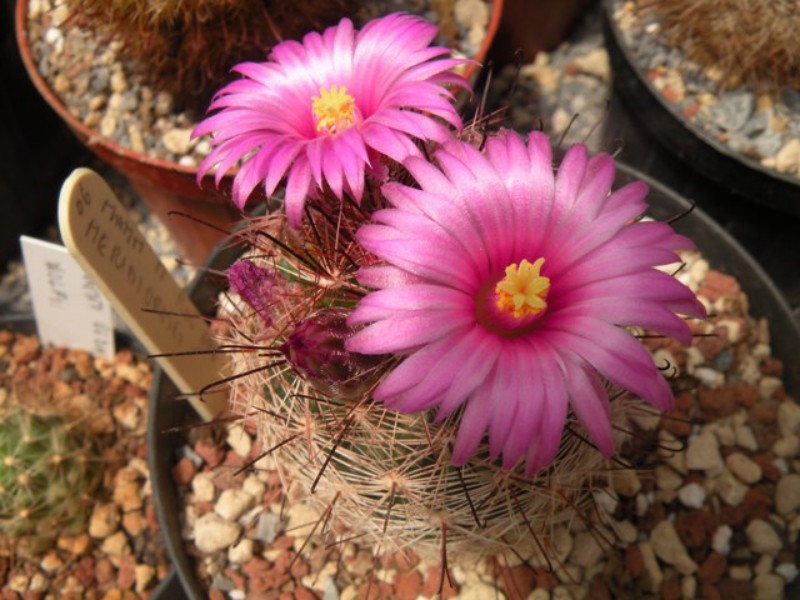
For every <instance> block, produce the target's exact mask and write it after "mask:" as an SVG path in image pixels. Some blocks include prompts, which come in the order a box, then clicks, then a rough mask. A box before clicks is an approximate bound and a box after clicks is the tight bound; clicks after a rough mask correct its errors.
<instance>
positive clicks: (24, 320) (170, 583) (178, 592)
mask: <svg viewBox="0 0 800 600" xmlns="http://www.w3.org/2000/svg"><path fill="white" fill-rule="evenodd" d="M0 329H4V330H7V331H12V332H14V333H22V334H25V335H32V334H34V333H36V321H34V319H33V317H32V316H30V315H13V316H3V317H0ZM114 343H115V344H116V347H117V348H131V349H133V350H135V351H136V352H138V353H139V354H146V351H145V350H144V348H143V347H142V346H141V344H139V342H138V340H136V339H135V338H133V337H131V336H130V335H127V334H125V333H120V332H116V333H115V334H114ZM148 467H149V468H150V473H151V478H152V476H153V474H155V473H156V471H155V469H153V465H152V463H151V464H149V465H148ZM162 531H164V532H165V531H166V529H164V527H163V526H162ZM182 597H183V589H182V587H181V581H180V579H179V578H178V572H177V571H176V569H174V568H173V569H170V572H169V573H168V574H167V576H166V577H165V578H164V579H162V580H161V583H159V584H158V586H156V589H155V590H153V595H152V596H150V598H151V600H173V599H180V598H182Z"/></svg>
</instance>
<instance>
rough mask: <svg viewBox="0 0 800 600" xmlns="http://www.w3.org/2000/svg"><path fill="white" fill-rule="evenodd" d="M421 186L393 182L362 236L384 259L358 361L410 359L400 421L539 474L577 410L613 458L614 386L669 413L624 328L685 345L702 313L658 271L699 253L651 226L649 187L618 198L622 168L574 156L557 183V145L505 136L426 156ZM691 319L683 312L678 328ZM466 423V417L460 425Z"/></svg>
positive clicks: (397, 374)
mask: <svg viewBox="0 0 800 600" xmlns="http://www.w3.org/2000/svg"><path fill="white" fill-rule="evenodd" d="M404 164H405V166H406V167H407V169H408V171H409V172H410V173H411V175H412V176H413V177H414V179H415V180H416V182H417V185H418V188H415V187H410V186H406V185H402V184H399V183H388V184H386V185H384V187H383V192H384V196H385V198H386V199H387V201H388V202H389V203H390V205H391V207H390V208H388V209H384V210H381V211H378V212H376V213H374V214H373V222H372V223H369V224H366V225H364V226H362V227H361V229H360V230H359V232H358V233H357V238H358V240H359V241H360V242H361V244H362V246H363V247H364V248H365V249H366V250H367V251H369V252H371V253H372V254H374V256H375V257H376V258H377V259H378V260H379V261H381V263H379V264H378V265H375V266H371V267H367V268H364V269H362V271H361V272H360V273H359V275H358V278H359V281H360V282H361V283H362V284H364V285H366V286H369V287H373V288H377V291H374V292H372V293H370V294H367V296H365V297H364V298H363V299H362V300H361V301H360V302H359V305H358V306H357V307H356V309H355V310H354V311H353V313H352V314H351V317H350V321H349V323H350V324H351V325H353V326H361V327H363V328H362V329H361V330H359V331H358V332H357V333H355V334H354V335H353V337H351V338H350V339H349V340H348V342H347V344H346V347H347V349H348V350H350V351H353V352H361V353H365V354H386V353H395V354H398V355H400V356H405V359H404V360H403V361H402V362H400V364H399V365H398V366H397V367H395V368H394V369H393V370H392V371H391V372H389V373H388V374H387V375H386V376H385V378H384V379H383V381H382V382H381V383H380V384H379V385H378V387H377V388H376V391H375V393H374V399H375V400H376V401H380V402H385V403H386V405H387V406H388V407H391V408H394V409H396V410H400V411H405V412H408V411H422V410H428V409H436V420H437V421H441V420H442V419H444V418H446V417H448V416H451V415H454V414H458V415H459V417H460V420H459V424H458V432H457V435H456V439H455V442H454V447H453V457H452V460H453V462H454V464H456V465H462V464H464V463H465V462H467V461H468V460H469V457H470V456H471V455H472V454H473V453H474V452H475V451H477V449H478V447H479V446H480V444H481V442H482V441H483V440H484V438H487V437H488V451H489V456H490V458H497V457H502V463H503V466H504V467H505V468H508V469H510V468H513V467H515V466H516V465H518V464H519V463H520V462H521V461H524V462H525V471H526V472H527V473H534V472H536V471H537V470H538V469H540V468H543V467H546V466H547V465H549V464H550V462H551V461H552V460H553V459H554V457H555V456H556V453H557V452H558V448H559V446H560V443H561V439H562V435H563V432H564V427H565V423H566V420H567V415H568V411H569V409H570V408H571V409H572V411H573V413H574V414H575V416H576V417H577V419H578V420H579V421H580V422H581V423H582V424H583V426H584V427H585V429H586V432H587V433H588V436H589V437H590V438H591V439H592V441H593V442H594V443H595V444H596V446H597V448H598V449H599V451H600V452H602V453H603V454H604V455H605V456H610V455H611V454H612V453H613V450H614V438H613V435H612V428H611V423H610V409H609V404H608V403H609V399H608V397H607V394H606V391H605V389H604V386H603V380H605V381H608V382H611V383H612V384H614V385H616V386H619V387H621V388H623V389H626V390H628V391H630V392H631V393H633V394H636V395H638V396H639V397H641V398H643V399H644V400H646V401H647V402H649V403H651V404H652V405H654V406H655V407H657V408H659V409H662V410H664V409H667V408H669V406H670V405H671V403H672V394H671V391H670V388H669V385H668V384H667V382H666V380H665V379H664V377H663V376H662V374H661V373H660V372H659V370H658V368H657V367H656V365H654V364H653V361H652V359H651V357H650V354H649V352H648V351H647V350H646V349H645V347H644V346H643V345H642V344H641V343H640V342H639V341H638V340H637V339H636V338H635V337H633V335H631V333H629V332H628V331H627V330H626V329H624V327H627V326H638V327H647V328H650V329H652V330H654V331H658V332H661V333H663V334H665V335H668V336H671V337H674V338H676V339H678V340H680V341H682V342H684V343H688V342H690V341H691V331H690V329H689V327H688V325H687V324H686V322H685V320H684V318H683V317H682V316H679V315H684V316H689V317H703V316H704V314H705V313H704V310H703V307H702V305H701V304H700V303H699V302H698V300H697V299H696V298H695V296H694V294H692V292H691V291H690V290H689V289H688V288H686V286H684V285H682V284H681V283H680V282H678V281H677V280H676V279H674V278H672V277H670V276H669V275H667V274H665V273H662V272H660V271H658V270H657V269H655V267H657V266H659V265H664V264H670V263H672V262H674V261H675V260H676V259H677V254H676V251H678V250H679V249H681V248H690V247H692V244H691V242H690V241H689V240H687V239H686V238H684V237H683V236H680V235H678V234H676V233H675V232H674V231H673V230H672V229H671V228H670V227H669V226H668V225H665V224H662V223H654V222H637V221H636V219H637V218H638V217H639V216H640V215H641V214H642V212H643V211H644V210H645V209H646V204H645V202H644V197H645V195H646V192H647V187H646V186H645V185H643V184H638V183H634V184H630V185H627V186H625V187H623V188H621V189H620V190H617V191H614V192H612V191H611V184H612V181H613V178H614V163H613V160H612V159H611V157H609V156H607V155H599V156H596V157H593V158H590V157H589V156H588V154H587V152H586V150H585V148H583V147H582V146H578V147H574V148H572V149H570V150H569V151H568V152H567V153H566V155H565V158H564V160H563V161H562V163H561V165H560V167H559V168H558V170H557V172H556V174H555V175H554V172H553V166H552V150H551V147H550V142H549V140H548V139H547V138H546V136H544V135H543V134H541V133H533V134H531V135H530V136H529V137H528V139H527V141H524V140H522V139H521V138H520V137H518V136H517V135H516V134H513V133H509V132H504V133H502V134H500V135H498V136H496V137H492V138H490V139H488V140H487V141H486V144H485V150H484V151H483V152H482V153H481V152H478V151H477V150H476V149H475V148H474V147H472V146H470V145H468V144H466V143H463V142H457V141H451V142H448V143H447V144H445V145H444V146H443V147H442V149H440V150H439V151H438V152H437V153H436V154H435V163H431V162H428V161H426V160H424V159H422V158H419V157H411V158H408V159H407V160H406V161H405V163H404ZM676 313H679V314H676ZM459 409H461V410H462V412H461V413H457V412H456V411H458V410H459Z"/></svg>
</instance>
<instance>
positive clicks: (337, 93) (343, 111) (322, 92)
mask: <svg viewBox="0 0 800 600" xmlns="http://www.w3.org/2000/svg"><path fill="white" fill-rule="evenodd" d="M311 110H312V112H313V113H314V119H315V120H316V122H317V126H316V127H317V133H327V134H331V135H336V134H337V133H340V132H342V131H344V130H346V129H349V128H350V127H352V125H353V121H354V120H355V113H356V105H355V98H353V97H352V96H351V95H350V94H348V93H347V87H346V86H338V85H332V86H331V87H330V88H324V87H323V88H320V89H319V96H314V98H313V99H312V103H311Z"/></svg>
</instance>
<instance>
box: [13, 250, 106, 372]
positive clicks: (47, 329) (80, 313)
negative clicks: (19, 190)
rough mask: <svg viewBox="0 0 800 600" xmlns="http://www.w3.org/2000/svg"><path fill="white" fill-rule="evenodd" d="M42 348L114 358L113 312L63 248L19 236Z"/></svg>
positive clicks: (89, 279)
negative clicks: (70, 350)
mask: <svg viewBox="0 0 800 600" xmlns="http://www.w3.org/2000/svg"><path fill="white" fill-rule="evenodd" d="M20 245H21V246H22V257H23V259H24V261H25V272H26V273H27V276H28V286H29V287H30V290H31V300H32V301H33V312H34V314H35V316H36V329H37V331H38V333H39V339H40V340H41V342H42V344H52V345H54V346H67V347H69V348H75V349H79V350H86V351H87V352H91V353H92V354H94V355H95V356H104V357H106V358H114V324H113V320H112V315H111V306H110V305H109V303H108V301H107V300H106V299H105V297H104V296H103V294H102V293H101V292H100V290H98V289H97V286H95V284H94V282H93V281H92V280H91V278H90V277H89V276H88V275H87V274H86V273H85V272H84V270H83V269H82V268H81V267H80V265H78V263H77V262H75V260H74V259H73V258H72V257H71V256H70V255H69V252H67V249H66V248H64V246H59V245H58V244H52V243H50V242H45V241H42V240H37V239H35V238H32V237H28V236H26V235H23V236H20Z"/></svg>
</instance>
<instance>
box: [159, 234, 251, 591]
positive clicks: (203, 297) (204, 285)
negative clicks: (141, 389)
mask: <svg viewBox="0 0 800 600" xmlns="http://www.w3.org/2000/svg"><path fill="white" fill-rule="evenodd" d="M242 251H243V248H242V247H240V246H236V245H233V246H232V245H231V244H230V243H227V242H223V243H221V244H220V245H219V246H218V247H217V250H216V251H215V252H213V253H212V254H211V256H210V258H209V259H208V261H207V262H206V265H205V267H206V268H207V269H208V270H210V271H212V272H213V270H224V269H226V268H227V267H228V266H229V265H230V264H231V263H233V261H234V260H236V258H237V257H238V256H240V255H241V254H242ZM219 290H220V285H219V279H218V278H215V277H214V276H213V275H209V274H208V273H207V272H206V269H201V270H200V271H199V274H198V276H197V277H195V278H194V280H192V282H191V283H190V284H189V286H188V287H187V290H186V291H187V293H188V294H189V297H190V298H191V299H192V301H193V302H194V303H195V305H196V306H197V308H198V310H199V311H200V312H201V313H202V314H205V315H211V314H213V313H214V311H215V308H216V297H217V293H218V292H219ZM177 394H178V389H177V388H176V387H175V385H174V384H173V383H172V381H171V380H170V379H169V377H167V376H166V375H165V374H164V372H163V371H162V370H161V368H160V367H159V366H158V365H156V364H155V363H154V371H153V385H152V388H151V389H150V398H149V403H150V411H149V413H148V416H149V422H148V424H147V444H148V452H147V462H148V466H149V467H150V481H151V483H152V486H153V500H154V503H155V507H156V514H157V516H158V522H159V523H160V525H161V531H162V533H163V535H164V544H165V545H166V547H167V552H168V553H169V557H170V559H171V561H172V566H173V569H175V571H176V572H177V575H178V578H179V580H180V584H181V586H182V587H181V588H180V590H179V593H176V594H175V595H174V596H169V598H170V599H172V598H175V599H176V600H180V598H191V599H192V600H203V599H204V598H207V597H208V593H207V591H204V590H203V587H202V586H201V585H200V582H199V581H198V579H197V576H196V575H195V570H194V565H193V564H192V560H191V558H190V557H189V556H188V555H187V554H186V549H185V546H184V541H183V537H182V536H181V522H180V507H179V504H178V489H177V487H176V486H175V482H174V481H173V479H172V466H173V465H174V464H175V462H176V451H177V448H178V447H179V446H181V445H183V444H184V443H185V433H184V431H185V428H186V426H187V425H191V424H194V423H199V422H200V418H199V417H198V415H197V413H196V412H195V411H194V409H193V408H192V407H191V406H190V405H189V403H188V402H186V401H181V400H175V397H176V396H177ZM174 428H182V429H181V430H178V431H174V430H173V429H174ZM170 430H173V431H170ZM165 600H166V597H165Z"/></svg>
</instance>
